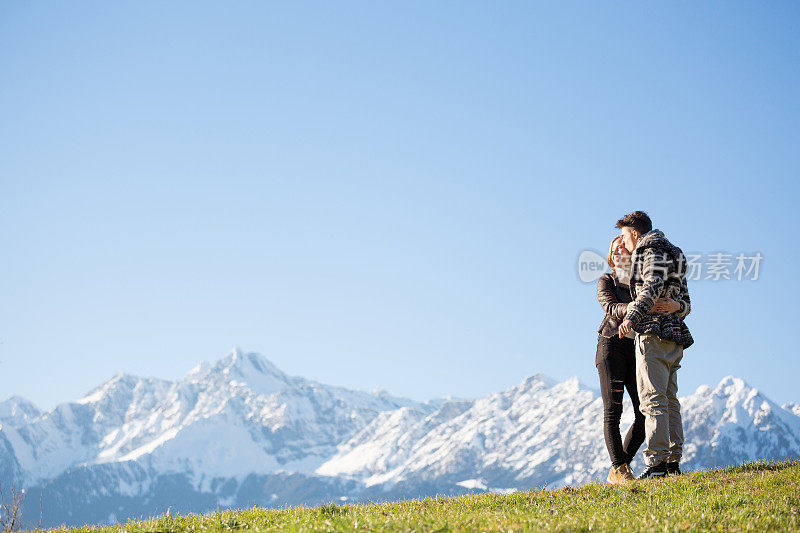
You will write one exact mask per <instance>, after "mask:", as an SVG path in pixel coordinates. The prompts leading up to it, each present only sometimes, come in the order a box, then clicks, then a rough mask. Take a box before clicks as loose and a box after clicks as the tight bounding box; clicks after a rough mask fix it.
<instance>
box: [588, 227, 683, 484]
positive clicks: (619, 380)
mask: <svg viewBox="0 0 800 533" xmlns="http://www.w3.org/2000/svg"><path fill="white" fill-rule="evenodd" d="M607 260H608V264H609V266H610V267H611V270H612V272H611V273H608V274H603V275H602V276H601V277H600V279H599V280H598V281H597V299H598V300H599V301H600V305H601V306H602V307H603V310H604V311H605V316H604V317H603V323H602V324H601V325H600V329H598V330H597V332H598V334H599V335H598V336H597V356H596V358H595V364H596V365H597V372H598V374H599V376H600V394H601V396H602V397H603V435H604V436H605V440H606V448H608V454H609V456H611V470H609V472H608V482H609V483H624V482H626V481H633V480H634V479H635V478H634V476H633V472H632V471H631V466H630V463H631V461H632V460H633V458H634V457H635V456H636V452H637V451H638V450H639V447H640V446H641V445H642V442H644V416H643V415H642V414H641V413H640V412H639V393H638V391H637V389H636V356H635V353H634V349H633V339H634V335H635V334H634V332H633V331H631V332H629V333H628V334H627V335H626V336H625V337H623V338H620V337H619V336H618V332H619V325H620V323H622V320H623V319H624V318H625V314H626V313H627V311H628V303H629V302H630V301H631V296H630V292H629V288H628V284H629V282H630V266H631V253H630V252H629V251H628V250H627V249H625V244H624V243H623V241H622V237H621V236H619V235H618V236H616V237H615V238H614V240H612V241H611V246H610V247H609V250H608V259H607ZM676 308H680V305H679V304H678V303H677V302H675V301H673V300H671V299H669V298H661V299H659V300H657V301H656V304H655V306H654V307H653V309H652V310H651V313H671V312H674V311H675V310H677V309H676ZM626 389H627V390H628V395H629V396H630V398H631V403H633V413H634V416H635V418H634V422H633V425H632V426H631V427H630V429H629V430H628V434H627V435H626V436H625V441H624V442H623V441H622V436H621V434H620V430H619V422H620V418H621V417H622V398H623V396H624V394H625V390H626Z"/></svg>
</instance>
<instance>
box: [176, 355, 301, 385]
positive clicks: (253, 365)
mask: <svg viewBox="0 0 800 533" xmlns="http://www.w3.org/2000/svg"><path fill="white" fill-rule="evenodd" d="M210 374H213V375H214V376H217V377H219V378H222V379H223V380H225V381H229V382H230V383H241V384H246V385H247V386H248V387H249V388H251V389H252V390H253V391H255V392H258V393H260V394H272V393H275V392H278V391H280V390H283V389H285V388H286V387H288V386H289V385H290V378H289V377H288V376H287V375H286V374H284V373H283V371H281V370H280V369H279V368H278V367H277V366H275V365H274V364H273V363H272V362H270V361H269V360H268V359H267V358H266V357H264V356H263V355H261V354H259V353H256V352H244V351H243V350H242V349H241V348H239V347H238V346H235V347H234V348H233V349H232V350H231V351H230V352H228V354H227V355H225V357H223V358H222V359H220V360H219V361H217V362H216V363H215V364H214V365H213V366H211V367H210V368H209V366H208V365H205V366H204V365H200V366H198V367H196V368H195V369H194V370H192V371H191V372H190V373H189V376H191V377H197V378H201V377H205V376H207V375H210Z"/></svg>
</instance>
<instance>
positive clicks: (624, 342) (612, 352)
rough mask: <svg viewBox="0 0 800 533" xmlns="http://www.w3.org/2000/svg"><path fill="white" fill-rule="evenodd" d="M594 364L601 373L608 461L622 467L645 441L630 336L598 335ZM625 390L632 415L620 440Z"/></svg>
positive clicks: (604, 431)
mask: <svg viewBox="0 0 800 533" xmlns="http://www.w3.org/2000/svg"><path fill="white" fill-rule="evenodd" d="M595 364H596V365H597V373H598V374H599V375H600V395H601V396H602V397H603V435H604V436H605V439H606V447H607V448H608V454H609V455H610V456H611V464H612V465H614V466H621V465H623V464H625V463H630V462H631V461H632V460H633V458H634V457H635V456H636V452H638V451H639V447H640V446H641V445H642V443H643V442H644V416H643V415H642V413H640V412H639V392H638V390H637V388H636V354H635V353H634V349H633V339H628V338H622V339H620V338H619V337H617V336H616V335H615V336H614V337H611V338H606V337H603V336H602V335H598V337H597V357H596V359H595ZM625 389H627V390H628V395H629V396H630V397H631V402H632V403H633V413H634V416H635V418H634V421H633V425H631V427H630V429H628V434H627V435H626V436H625V442H624V443H623V441H622V436H621V435H620V431H619V421H620V418H622V398H623V396H624V394H625Z"/></svg>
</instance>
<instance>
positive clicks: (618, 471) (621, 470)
mask: <svg viewBox="0 0 800 533" xmlns="http://www.w3.org/2000/svg"><path fill="white" fill-rule="evenodd" d="M631 481H636V478H635V477H633V472H631V467H630V465H628V464H624V465H621V466H612V467H611V470H609V471H608V482H609V483H611V484H613V485H619V484H621V483H630V482H631Z"/></svg>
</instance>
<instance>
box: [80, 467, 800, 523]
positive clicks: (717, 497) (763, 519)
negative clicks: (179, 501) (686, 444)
mask: <svg viewBox="0 0 800 533" xmlns="http://www.w3.org/2000/svg"><path fill="white" fill-rule="evenodd" d="M120 530H124V531H129V532H145V531H163V532H168V531H186V532H205V531H209V532H210V531H232V530H241V531H248V530H250V531H276V530H277V531H504V532H507V531H523V530H546V531H589V530H593V531H594V530H625V531H634V530H650V531H674V530H693V531H706V530H713V531H717V530H757V531H763V530H800V461H793V462H785V463H751V464H746V465H743V466H740V467H737V468H728V469H723V470H714V471H710V472H697V473H692V474H684V475H682V476H677V477H671V478H668V479H662V480H648V481H642V482H636V483H634V484H632V485H631V486H627V487H619V486H610V485H607V484H592V485H586V486H583V487H578V488H570V487H567V488H564V489H558V490H533V491H524V492H517V493H514V494H511V495H505V496H504V495H497V494H475V495H469V496H461V497H453V498H444V497H442V498H433V499H424V500H408V501H403V502H396V503H380V504H372V505H342V506H337V505H327V506H323V507H317V508H308V507H298V508H292V509H284V510H275V509H259V508H253V509H247V510H236V511H224V512H219V513H213V514H209V515H189V516H162V517H158V518H154V519H152V520H147V521H142V522H133V521H131V522H128V523H127V524H125V525H123V526H117V527H97V528H76V529H71V530H70V531H72V532H83V531H120Z"/></svg>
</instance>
